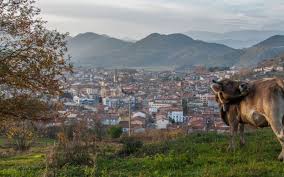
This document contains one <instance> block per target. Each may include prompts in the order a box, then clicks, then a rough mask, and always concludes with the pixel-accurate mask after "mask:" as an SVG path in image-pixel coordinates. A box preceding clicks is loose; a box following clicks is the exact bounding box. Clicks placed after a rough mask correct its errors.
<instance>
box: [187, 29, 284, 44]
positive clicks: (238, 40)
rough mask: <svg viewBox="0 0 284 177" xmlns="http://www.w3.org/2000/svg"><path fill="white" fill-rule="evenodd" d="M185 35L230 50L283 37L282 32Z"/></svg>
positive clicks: (204, 32)
mask: <svg viewBox="0 0 284 177" xmlns="http://www.w3.org/2000/svg"><path fill="white" fill-rule="evenodd" d="M185 34H186V35H189V36H191V37H192V38H194V39H199V40H203V41H207V42H215V43H220V44H224V45H227V46H230V47H232V48H247V47H250V46H252V45H254V44H256V43H259V42H261V41H263V40H265V39H267V38H269V37H270V36H273V35H280V34H283V35H284V31H257V30H243V31H232V32H226V33H214V32H207V31H188V32H185Z"/></svg>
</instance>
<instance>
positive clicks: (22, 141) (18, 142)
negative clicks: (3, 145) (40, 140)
mask: <svg viewBox="0 0 284 177" xmlns="http://www.w3.org/2000/svg"><path fill="white" fill-rule="evenodd" d="M29 123H30V122H21V123H19V124H18V123H15V124H11V125H10V127H9V128H8V130H7V132H6V135H7V138H8V141H9V143H10V144H11V146H12V147H13V148H14V149H15V150H19V151H25V150H28V149H29V148H30V147H31V145H32V144H33V143H34V139H35V137H36V136H35V133H34V131H33V128H32V127H31V126H30V124H29Z"/></svg>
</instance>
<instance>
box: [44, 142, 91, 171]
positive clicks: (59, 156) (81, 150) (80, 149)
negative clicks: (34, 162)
mask: <svg viewBox="0 0 284 177" xmlns="http://www.w3.org/2000/svg"><path fill="white" fill-rule="evenodd" d="M66 164H70V165H86V166H90V165H93V164H94V161H93V159H92V158H91V156H90V153H89V151H88V147H86V146H83V145H80V144H79V143H75V142H72V143H69V144H68V145H66V146H55V147H53V149H52V150H51V152H50V153H49V154H48V155H47V161H46V165H47V167H48V168H61V167H63V166H64V165H66Z"/></svg>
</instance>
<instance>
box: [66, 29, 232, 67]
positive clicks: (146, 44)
mask: <svg viewBox="0 0 284 177" xmlns="http://www.w3.org/2000/svg"><path fill="white" fill-rule="evenodd" d="M68 46H69V47H70V48H69V51H70V54H71V55H72V58H73V59H72V60H73V61H75V63H78V64H82V65H94V66H105V67H129V66H135V67H141V66H177V67H179V66H183V65H187V66H193V65H196V64H204V65H208V66H210V65H222V66H223V65H226V66H227V65H232V64H234V63H235V62H236V61H235V60H233V59H230V60H226V59H225V58H224V56H225V55H230V54H231V53H233V52H235V51H237V50H235V49H232V48H230V47H227V46H225V45H221V44H215V43H207V42H203V41H199V40H193V39H192V38H190V37H188V36H186V35H184V34H170V35H162V34H158V33H153V34H151V35H149V36H147V37H145V38H144V39H141V40H139V41H137V42H135V43H131V42H125V41H122V40H118V39H114V38H111V37H107V36H102V35H98V34H95V33H84V34H79V35H78V36H75V37H74V38H72V39H71V40H70V41H69V44H68Z"/></svg>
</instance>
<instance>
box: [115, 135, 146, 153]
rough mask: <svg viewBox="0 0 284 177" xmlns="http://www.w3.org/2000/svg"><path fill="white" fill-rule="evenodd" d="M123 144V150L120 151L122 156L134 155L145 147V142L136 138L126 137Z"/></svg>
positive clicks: (122, 140) (122, 141)
mask: <svg viewBox="0 0 284 177" xmlns="http://www.w3.org/2000/svg"><path fill="white" fill-rule="evenodd" d="M121 143H122V144H123V146H122V150H121V151H120V154H121V155H130V154H133V153H135V152H137V151H138V150H139V149H140V148H142V147H143V142H142V141H140V140H137V139H135V138H134V137H124V138H123V139H121Z"/></svg>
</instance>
